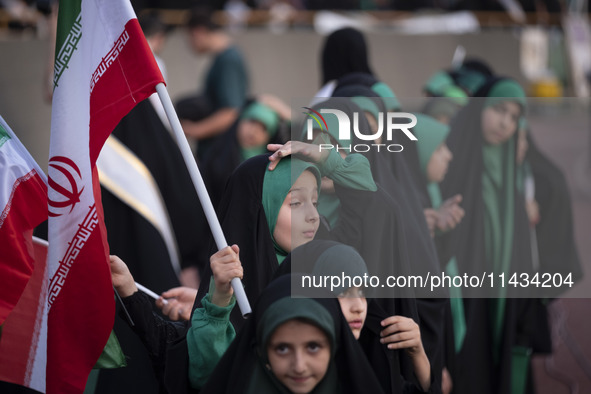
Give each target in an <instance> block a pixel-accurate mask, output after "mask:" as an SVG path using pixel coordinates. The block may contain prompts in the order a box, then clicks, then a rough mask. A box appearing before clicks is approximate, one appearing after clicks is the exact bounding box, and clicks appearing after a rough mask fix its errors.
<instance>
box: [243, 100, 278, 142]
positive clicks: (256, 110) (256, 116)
mask: <svg viewBox="0 0 591 394" xmlns="http://www.w3.org/2000/svg"><path fill="white" fill-rule="evenodd" d="M240 119H248V120H256V121H258V122H261V123H262V124H263V126H265V130H266V131H267V133H268V134H269V136H270V137H273V136H274V135H275V134H277V126H279V115H277V112H275V111H273V110H272V109H271V108H270V107H268V106H266V105H265V104H262V103H259V102H258V101H255V102H253V103H252V104H250V105H249V106H247V107H246V108H245V109H244V111H242V114H241V115H240Z"/></svg>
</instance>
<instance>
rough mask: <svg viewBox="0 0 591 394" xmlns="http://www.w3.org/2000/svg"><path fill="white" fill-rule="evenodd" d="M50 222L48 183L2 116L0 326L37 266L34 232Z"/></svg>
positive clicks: (0, 127) (0, 134)
mask: <svg viewBox="0 0 591 394" xmlns="http://www.w3.org/2000/svg"><path fill="white" fill-rule="evenodd" d="M46 219H47V180H46V177H45V174H44V173H43V171H42V170H41V169H40V168H39V166H38V165H37V163H36V162H35V160H33V158H32V157H31V155H30V154H29V152H27V150H26V149H25V147H24V146H23V145H22V144H21V142H20V141H19V140H18V138H17V137H16V135H15V134H14V133H13V132H12V130H11V129H10V127H8V125H7V124H6V122H5V121H4V119H2V117H0V245H1V246H0V248H1V253H0V324H3V323H4V321H5V320H6V317H7V316H8V315H9V314H10V312H11V311H12V309H13V308H14V306H15V305H16V303H17V302H18V300H19V298H20V297H21V294H22V293H23V290H24V289H25V286H26V285H27V282H28V281H29V278H30V277H31V273H32V272H33V267H34V254H33V241H32V237H33V229H34V228H35V227H37V226H38V225H39V224H40V223H41V222H43V221H44V220H46Z"/></svg>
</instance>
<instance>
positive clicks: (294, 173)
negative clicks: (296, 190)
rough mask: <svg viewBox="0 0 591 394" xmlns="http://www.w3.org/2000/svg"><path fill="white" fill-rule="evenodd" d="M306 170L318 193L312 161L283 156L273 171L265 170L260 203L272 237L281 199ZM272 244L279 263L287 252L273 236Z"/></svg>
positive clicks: (317, 179)
mask: <svg viewBox="0 0 591 394" xmlns="http://www.w3.org/2000/svg"><path fill="white" fill-rule="evenodd" d="M306 170H308V171H310V172H312V174H314V176H315V177H316V181H317V183H318V192H319V193H320V171H319V170H318V168H316V166H315V165H314V164H312V163H309V162H306V161H303V160H299V159H296V158H292V157H285V158H283V159H281V161H280V162H279V164H277V167H275V169H274V170H273V171H269V170H268V169H267V170H266V171H265V176H264V178H263V201H262V204H263V209H264V210H265V217H266V218H267V225H268V226H269V231H271V237H272V238H273V233H274V231H275V225H276V224H277V216H279V210H280V209H281V205H283V201H284V200H285V197H287V194H288V193H289V190H290V189H291V187H292V186H293V184H294V183H295V181H296V180H297V179H298V178H299V176H300V175H302V173H303V172H304V171H306ZM273 245H274V246H275V254H276V256H277V261H278V262H279V264H281V263H282V262H283V260H284V259H285V256H287V252H286V251H285V250H283V249H282V248H281V247H280V246H279V245H277V243H276V242H275V239H274V238H273Z"/></svg>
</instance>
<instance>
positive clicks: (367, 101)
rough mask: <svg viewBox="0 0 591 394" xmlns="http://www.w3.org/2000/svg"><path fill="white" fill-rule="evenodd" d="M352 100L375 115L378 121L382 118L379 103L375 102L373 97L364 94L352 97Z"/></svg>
mask: <svg viewBox="0 0 591 394" xmlns="http://www.w3.org/2000/svg"><path fill="white" fill-rule="evenodd" d="M351 101H353V102H354V103H355V104H357V106H359V108H361V109H362V110H363V111H365V112H369V113H370V114H372V115H373V117H374V118H375V119H376V122H377V121H378V119H379V118H380V109H379V108H378V105H377V104H376V103H375V101H373V100H372V99H371V98H369V97H364V96H356V97H352V98H351Z"/></svg>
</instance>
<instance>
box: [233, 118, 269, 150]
mask: <svg viewBox="0 0 591 394" xmlns="http://www.w3.org/2000/svg"><path fill="white" fill-rule="evenodd" d="M236 138H238V143H239V144H240V146H241V147H243V148H254V147H256V146H262V145H265V144H266V143H267V142H269V135H268V134H267V130H266V129H265V126H264V125H263V124H262V123H261V122H258V121H256V120H251V119H243V120H241V121H240V123H239V124H238V132H237V135H236Z"/></svg>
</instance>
